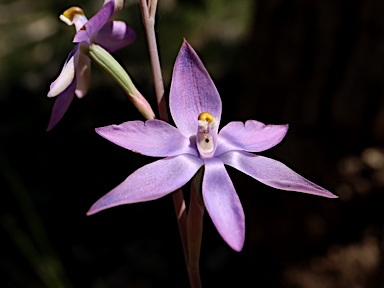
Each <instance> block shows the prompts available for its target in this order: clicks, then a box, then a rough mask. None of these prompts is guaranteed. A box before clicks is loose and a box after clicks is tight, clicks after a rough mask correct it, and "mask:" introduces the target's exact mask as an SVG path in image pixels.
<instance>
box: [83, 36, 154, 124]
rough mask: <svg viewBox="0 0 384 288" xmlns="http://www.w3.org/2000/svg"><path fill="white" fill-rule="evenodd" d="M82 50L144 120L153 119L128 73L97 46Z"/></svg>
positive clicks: (149, 107)
mask: <svg viewBox="0 0 384 288" xmlns="http://www.w3.org/2000/svg"><path fill="white" fill-rule="evenodd" d="M83 49H84V50H85V51H83V52H84V53H87V54H88V56H89V57H90V58H91V59H92V60H93V62H95V63H96V65H97V66H99V67H100V68H101V69H102V70H104V71H105V72H106V73H107V74H108V75H110V76H111V77H112V78H113V79H114V80H115V81H116V82H117V84H119V86H120V87H121V88H122V89H123V90H124V92H125V94H127V96H128V98H129V99H130V100H131V101H132V103H133V104H134V105H135V106H136V108H137V109H138V110H139V111H140V113H141V114H142V115H143V116H144V117H145V118H146V119H154V118H155V113H153V111H152V108H151V106H150V105H149V103H148V102H147V100H146V99H145V98H144V97H143V96H142V95H141V94H140V92H139V91H138V90H137V89H136V87H135V85H134V84H133V82H132V80H131V78H130V77H129V75H128V73H127V72H126V71H125V70H124V69H123V67H121V65H120V63H119V62H117V61H116V59H115V58H114V57H113V56H112V55H111V54H109V53H108V51H106V50H105V49H104V48H103V47H101V46H99V45H97V44H91V45H90V46H89V47H88V49H86V48H83Z"/></svg>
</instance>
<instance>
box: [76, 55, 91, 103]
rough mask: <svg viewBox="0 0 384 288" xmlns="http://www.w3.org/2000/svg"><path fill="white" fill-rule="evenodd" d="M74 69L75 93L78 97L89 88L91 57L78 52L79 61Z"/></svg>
mask: <svg viewBox="0 0 384 288" xmlns="http://www.w3.org/2000/svg"><path fill="white" fill-rule="evenodd" d="M75 70H76V81H77V85H76V91H75V93H76V95H77V97H78V98H83V97H84V96H85V95H86V94H87V92H88V90H89V82H90V79H91V59H90V58H89V57H88V56H87V55H85V54H83V53H80V55H79V61H78V64H77V66H76V68H75Z"/></svg>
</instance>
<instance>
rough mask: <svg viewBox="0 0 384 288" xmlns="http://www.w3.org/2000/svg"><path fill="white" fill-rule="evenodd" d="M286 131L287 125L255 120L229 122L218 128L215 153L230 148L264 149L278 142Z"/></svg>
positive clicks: (255, 150)
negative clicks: (269, 123)
mask: <svg viewBox="0 0 384 288" xmlns="http://www.w3.org/2000/svg"><path fill="white" fill-rule="evenodd" d="M287 131H288V125H265V124H263V123H261V122H259V121H255V120H248V121H247V122H245V124H243V123H242V122H230V123H229V124H227V125H226V126H224V127H223V128H222V129H221V130H220V133H219V136H218V147H217V149H216V153H215V155H216V156H217V155H220V154H223V153H225V152H227V151H230V150H245V151H249V152H260V151H264V150H267V149H269V148H272V147H273V146H275V145H277V144H278V143H280V141H281V140H283V138H284V136H285V134H287Z"/></svg>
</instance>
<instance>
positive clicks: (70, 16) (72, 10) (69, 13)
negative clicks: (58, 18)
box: [63, 6, 84, 21]
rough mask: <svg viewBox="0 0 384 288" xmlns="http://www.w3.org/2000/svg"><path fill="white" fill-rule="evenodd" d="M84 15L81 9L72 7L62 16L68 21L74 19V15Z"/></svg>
mask: <svg viewBox="0 0 384 288" xmlns="http://www.w3.org/2000/svg"><path fill="white" fill-rule="evenodd" d="M79 14H80V15H84V11H83V9H81V8H80V7H77V6H73V7H71V8H69V9H67V10H65V11H64V13H63V16H64V17H65V18H67V19H69V20H71V21H72V20H73V18H75V16H76V15H79Z"/></svg>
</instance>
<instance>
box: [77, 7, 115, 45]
mask: <svg viewBox="0 0 384 288" xmlns="http://www.w3.org/2000/svg"><path fill="white" fill-rule="evenodd" d="M114 10H115V3H114V1H109V2H107V3H105V4H104V5H103V7H101V9H100V10H99V11H98V12H97V13H96V14H95V15H94V16H93V17H92V18H91V19H89V21H88V22H87V23H85V24H84V26H83V27H82V28H81V29H80V30H79V31H78V32H77V33H76V35H75V38H74V39H73V42H75V43H80V42H83V41H87V40H89V39H90V38H92V37H93V35H95V33H97V32H98V31H99V30H100V29H101V27H103V26H104V25H105V23H107V22H108V20H109V19H110V18H111V16H112V15H113V13H114Z"/></svg>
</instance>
